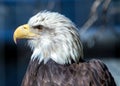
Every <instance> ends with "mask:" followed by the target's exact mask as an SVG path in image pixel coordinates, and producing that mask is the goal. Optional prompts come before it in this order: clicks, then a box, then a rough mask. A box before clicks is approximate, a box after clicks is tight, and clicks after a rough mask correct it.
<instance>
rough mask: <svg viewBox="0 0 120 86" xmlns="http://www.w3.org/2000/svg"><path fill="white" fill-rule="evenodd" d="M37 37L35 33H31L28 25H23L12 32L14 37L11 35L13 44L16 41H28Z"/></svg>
mask: <svg viewBox="0 0 120 86" xmlns="http://www.w3.org/2000/svg"><path fill="white" fill-rule="evenodd" d="M35 36H37V34H35V33H32V32H31V31H30V27H29V25H28V24H25V25H21V26H19V27H18V28H17V29H16V30H15V32H14V35H13V38H14V42H15V43H16V40H17V39H24V38H27V39H30V38H33V37H35Z"/></svg>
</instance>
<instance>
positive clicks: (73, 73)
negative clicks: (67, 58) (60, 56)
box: [22, 59, 116, 86]
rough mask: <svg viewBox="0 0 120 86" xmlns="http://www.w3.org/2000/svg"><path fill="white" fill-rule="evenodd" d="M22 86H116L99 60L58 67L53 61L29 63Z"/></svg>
mask: <svg viewBox="0 0 120 86" xmlns="http://www.w3.org/2000/svg"><path fill="white" fill-rule="evenodd" d="M22 86H116V85H115V81H114V79H113V77H112V75H111V74H110V72H109V70H108V68H107V67H106V65H105V64H104V63H102V62H101V61H100V60H95V59H93V60H90V61H88V62H80V63H78V64H76V63H73V64H70V65H59V64H57V63H55V62H53V61H49V62H48V63H47V64H43V63H41V64H38V60H34V61H30V63H29V66H28V69H27V72H26V74H25V76H24V79H23V82H22Z"/></svg>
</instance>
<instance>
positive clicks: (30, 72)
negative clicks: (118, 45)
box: [14, 11, 116, 86]
mask: <svg viewBox="0 0 120 86" xmlns="http://www.w3.org/2000/svg"><path fill="white" fill-rule="evenodd" d="M24 38H25V39H28V40H27V42H28V45H29V46H30V48H31V50H32V51H33V54H32V56H31V59H30V62H29V65H28V68H27V71H26V74H25V76H24V79H23V81H22V86H116V84H115V81H114V79H113V77H112V75H111V73H110V72H109V70H108V68H107V66H106V65H105V64H104V63H103V62H102V61H100V60H97V59H92V60H89V61H85V60H84V59H83V46H82V43H81V40H80V35H79V33H78V30H77V28H76V26H75V25H74V23H73V22H72V21H71V20H70V19H68V18H67V17H65V16H63V15H61V14H59V13H57V12H50V11H42V12H39V13H38V14H36V15H34V16H33V17H31V18H30V19H29V21H28V23H27V24H24V25H21V26H19V27H18V28H17V29H16V30H15V32H14V41H15V43H16V40H17V39H24Z"/></svg>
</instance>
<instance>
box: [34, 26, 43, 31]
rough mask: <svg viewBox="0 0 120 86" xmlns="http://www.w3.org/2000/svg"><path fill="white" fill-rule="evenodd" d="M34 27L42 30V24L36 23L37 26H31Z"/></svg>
mask: <svg viewBox="0 0 120 86" xmlns="http://www.w3.org/2000/svg"><path fill="white" fill-rule="evenodd" d="M33 28H34V29H38V30H42V29H43V26H42V25H37V26H33Z"/></svg>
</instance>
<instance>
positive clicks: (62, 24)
mask: <svg viewBox="0 0 120 86" xmlns="http://www.w3.org/2000/svg"><path fill="white" fill-rule="evenodd" d="M13 37H14V41H15V43H16V40H17V39H23V38H26V39H28V41H27V42H28V45H29V46H30V48H31V49H32V50H33V54H32V56H31V60H35V59H38V60H39V63H41V62H42V61H43V62H44V63H46V62H47V61H48V60H49V59H52V60H53V61H55V62H56V63H58V64H71V61H74V62H78V61H79V59H80V58H82V57H83V47H82V44H81V41H80V37H79V33H78V31H77V28H76V26H75V25H74V23H73V22H72V21H71V20H70V19H68V18H67V17H65V16H63V15H61V14H59V13H57V12H50V11H42V12H39V13H37V14H36V15H34V16H33V17H31V18H30V19H29V21H28V23H27V24H24V25H21V26H19V27H18V28H17V29H16V30H15V32H14V36H13Z"/></svg>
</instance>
